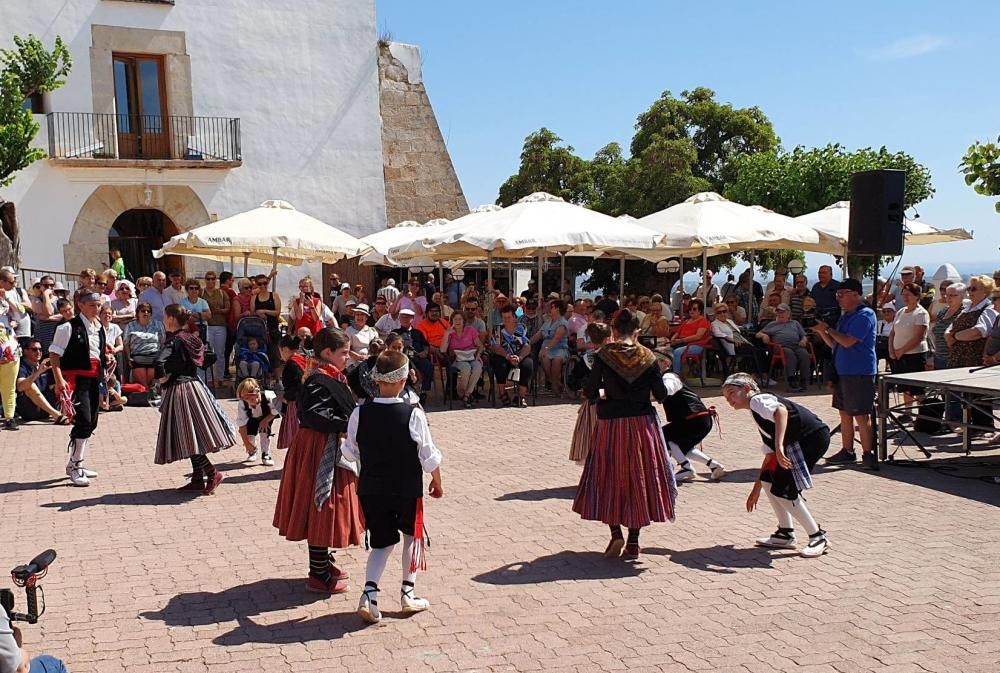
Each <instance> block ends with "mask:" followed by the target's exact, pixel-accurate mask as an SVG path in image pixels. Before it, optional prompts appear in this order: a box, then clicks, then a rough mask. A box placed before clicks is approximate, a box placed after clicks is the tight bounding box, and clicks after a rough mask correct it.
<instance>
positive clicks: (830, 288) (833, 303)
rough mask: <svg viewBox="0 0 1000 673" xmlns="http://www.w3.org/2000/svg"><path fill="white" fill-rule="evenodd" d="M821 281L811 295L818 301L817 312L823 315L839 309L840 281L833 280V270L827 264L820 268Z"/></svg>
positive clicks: (815, 285)
mask: <svg viewBox="0 0 1000 673" xmlns="http://www.w3.org/2000/svg"><path fill="white" fill-rule="evenodd" d="M817 275H818V277H819V280H817V281H816V282H815V283H814V284H813V286H812V291H811V292H810V293H809V296H811V297H812V298H813V299H814V300H816V311H817V312H818V313H820V314H822V313H823V312H824V311H828V310H830V309H835V308H837V306H838V304H837V290H839V289H840V281H836V280H834V279H833V268H832V267H830V266H829V265H827V264H824V265H823V266H821V267H819V272H818V274H817Z"/></svg>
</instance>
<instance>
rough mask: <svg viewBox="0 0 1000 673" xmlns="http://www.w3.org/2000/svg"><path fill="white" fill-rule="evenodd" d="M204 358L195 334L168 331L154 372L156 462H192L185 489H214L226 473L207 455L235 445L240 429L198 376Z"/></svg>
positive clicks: (210, 490) (158, 463)
mask: <svg viewBox="0 0 1000 673" xmlns="http://www.w3.org/2000/svg"><path fill="white" fill-rule="evenodd" d="M204 362H205V345H204V343H203V342H202V340H201V339H200V338H198V335H197V334H192V333H191V332H188V331H187V330H185V329H180V330H178V331H176V332H174V333H172V334H168V335H167V342H166V344H165V345H164V347H163V350H161V351H160V353H159V354H158V355H157V356H156V365H155V366H156V375H157V377H158V378H166V380H165V381H164V382H163V383H162V384H161V391H162V398H163V399H162V402H161V403H160V429H159V433H158V434H157V436H156V455H155V458H154V462H155V463H156V464H157V465H166V464H168V463H172V462H174V461H177V460H184V459H185V458H188V459H190V460H191V481H190V483H188V484H187V485H186V486H183V487H182V489H181V490H184V491H204V492H206V493H209V494H211V493H214V492H215V489H216V487H218V485H219V482H221V481H222V473H221V472H219V471H218V470H216V469H215V467H214V466H213V465H212V463H211V461H210V460H209V459H208V454H210V453H216V452H218V451H221V450H222V449H228V448H229V447H230V446H233V445H234V444H235V443H236V429H235V428H234V427H233V424H232V422H231V421H230V420H229V416H228V415H226V413H225V412H224V411H223V410H222V407H220V406H219V403H218V402H217V401H216V399H215V396H213V395H212V393H211V392H210V391H209V389H208V387H207V386H206V385H205V383H204V382H203V381H202V380H201V379H200V378H198V370H199V368H200V367H201V366H202V365H203V364H204Z"/></svg>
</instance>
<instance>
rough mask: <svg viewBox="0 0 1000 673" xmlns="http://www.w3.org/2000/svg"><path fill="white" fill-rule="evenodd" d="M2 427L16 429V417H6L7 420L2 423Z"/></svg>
mask: <svg viewBox="0 0 1000 673" xmlns="http://www.w3.org/2000/svg"><path fill="white" fill-rule="evenodd" d="M3 427H4V428H5V429H7V430H17V429H18V428H17V419H15V418H8V419H7V422H6V423H4V424H3Z"/></svg>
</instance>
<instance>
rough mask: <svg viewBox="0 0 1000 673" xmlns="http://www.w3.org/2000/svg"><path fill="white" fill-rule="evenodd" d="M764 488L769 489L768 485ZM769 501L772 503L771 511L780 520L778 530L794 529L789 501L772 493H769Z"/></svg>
mask: <svg viewBox="0 0 1000 673" xmlns="http://www.w3.org/2000/svg"><path fill="white" fill-rule="evenodd" d="M764 488H767V484H764ZM767 499H768V501H770V503H771V509H773V510H774V516H776V517H777V518H778V528H789V529H791V528H794V527H795V526H794V525H793V524H792V513H791V512H790V511H789V510H790V509H791V508H790V507H789V505H791V504H792V503H790V502H789V501H788V500H785V499H784V498H779V497H778V496H776V495H774V494H773V493H771V492H770V491H767Z"/></svg>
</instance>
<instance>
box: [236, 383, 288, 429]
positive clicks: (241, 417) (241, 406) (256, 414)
mask: <svg viewBox="0 0 1000 673" xmlns="http://www.w3.org/2000/svg"><path fill="white" fill-rule="evenodd" d="M260 394H261V400H262V401H263V400H264V399H266V400H267V402H268V407H270V409H271V413H272V414H274V413H277V411H278V409H277V405H275V403H274V399H275V395H274V393H273V392H271V391H270V390H262V391H260ZM249 406H250V405H249V404H248V403H246V402H244V401H243V400H238V401H237V402H236V425H237V426H238V427H243V426H244V425H246V424H247V423H249V422H250V417H251V416H252V417H253V418H264V405H263V404H258V405H257V406H255V407H250V413H249V414H248V413H247V407H249Z"/></svg>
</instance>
